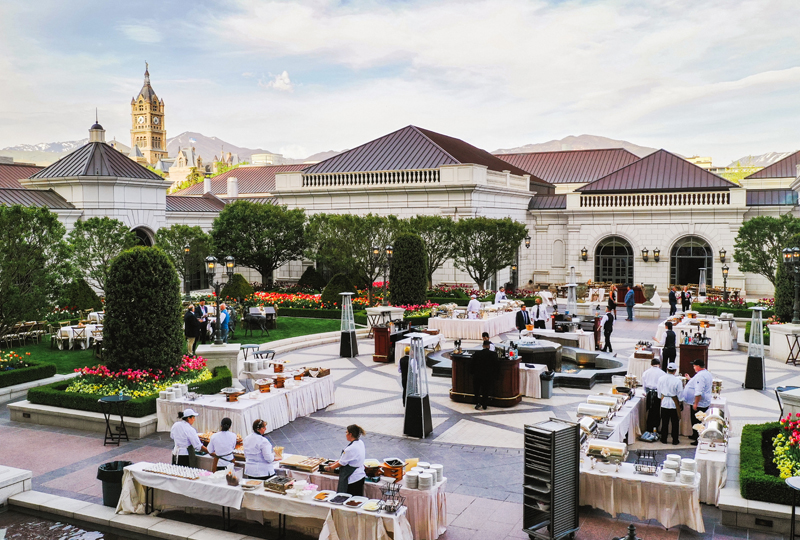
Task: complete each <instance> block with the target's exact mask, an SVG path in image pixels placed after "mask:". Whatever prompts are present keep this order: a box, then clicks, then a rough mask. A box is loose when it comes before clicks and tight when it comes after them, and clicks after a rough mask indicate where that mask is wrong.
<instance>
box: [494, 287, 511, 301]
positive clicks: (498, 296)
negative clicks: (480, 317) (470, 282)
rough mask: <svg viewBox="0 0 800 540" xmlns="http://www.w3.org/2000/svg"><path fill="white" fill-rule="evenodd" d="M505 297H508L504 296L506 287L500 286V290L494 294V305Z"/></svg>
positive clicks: (505, 298)
mask: <svg viewBox="0 0 800 540" xmlns="http://www.w3.org/2000/svg"><path fill="white" fill-rule="evenodd" d="M507 299H508V297H506V288H505V287H500V290H499V291H497V294H495V295H494V305H498V304H499V303H500V302H502V301H504V300H507Z"/></svg>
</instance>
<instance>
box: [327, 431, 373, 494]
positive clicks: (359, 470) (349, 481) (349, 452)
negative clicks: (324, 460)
mask: <svg viewBox="0 0 800 540" xmlns="http://www.w3.org/2000/svg"><path fill="white" fill-rule="evenodd" d="M366 433H367V432H366V431H364V428H362V427H361V426H357V425H356V424H350V425H349V426H347V432H346V434H345V437H346V438H347V441H348V445H347V447H346V448H345V449H344V450H342V456H341V457H340V458H339V461H337V462H336V463H334V464H333V465H330V466H329V467H326V469H327V470H328V471H330V472H333V470H334V469H336V468H337V467H339V487H338V488H337V491H338V492H339V493H349V494H350V495H354V496H359V497H362V496H363V495H364V480H365V479H366V477H367V474H366V473H365V472H364V459H365V456H366V455H367V452H366V448H364V441H362V440H361V436H362V435H366Z"/></svg>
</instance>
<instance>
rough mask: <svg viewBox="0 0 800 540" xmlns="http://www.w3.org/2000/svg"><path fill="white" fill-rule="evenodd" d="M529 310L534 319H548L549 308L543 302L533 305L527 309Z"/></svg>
mask: <svg viewBox="0 0 800 540" xmlns="http://www.w3.org/2000/svg"><path fill="white" fill-rule="evenodd" d="M527 311H528V313H530V314H531V319H533V320H534V321H546V320H547V308H546V307H545V306H543V305H542V304H538V305H535V306H531V307H529V308H528V309H527Z"/></svg>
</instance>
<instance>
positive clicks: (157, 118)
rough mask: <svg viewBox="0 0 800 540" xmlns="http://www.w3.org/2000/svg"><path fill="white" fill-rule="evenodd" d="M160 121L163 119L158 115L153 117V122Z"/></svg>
mask: <svg viewBox="0 0 800 540" xmlns="http://www.w3.org/2000/svg"><path fill="white" fill-rule="evenodd" d="M159 122H161V119H160V118H159V117H158V116H156V117H155V118H153V123H154V124H155V125H158V124H159Z"/></svg>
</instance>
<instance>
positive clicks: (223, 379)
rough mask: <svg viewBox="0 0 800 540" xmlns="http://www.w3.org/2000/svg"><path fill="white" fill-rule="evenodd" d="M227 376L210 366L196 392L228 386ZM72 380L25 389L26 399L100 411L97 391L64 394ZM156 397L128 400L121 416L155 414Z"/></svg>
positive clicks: (226, 372)
mask: <svg viewBox="0 0 800 540" xmlns="http://www.w3.org/2000/svg"><path fill="white" fill-rule="evenodd" d="M53 367H55V366H53ZM231 379H232V377H231V372H230V370H229V369H228V368H227V367H225V366H218V367H216V368H215V369H214V376H213V378H211V379H210V380H208V381H203V382H201V383H197V385H196V386H197V387H198V389H197V392H198V393H200V394H216V393H217V392H219V391H220V390H222V389H223V388H226V387H228V386H230V385H231ZM72 382H73V381H72V380H67V381H61V382H57V383H53V384H47V385H44V386H39V387H38V388H31V389H30V390H28V401H30V402H31V403H35V404H37V405H50V406H51V407H63V408H66V409H75V410H79V411H89V412H97V413H99V412H103V410H102V409H101V408H100V404H99V403H98V402H97V400H98V399H99V397H98V396H97V394H82V393H74V394H72V393H71V394H69V395H67V394H66V393H65V392H64V391H65V390H66V389H67V387H68V386H69V385H70V384H71V383H72ZM157 398H158V396H148V397H143V398H134V399H132V400H130V401H129V402H128V403H127V405H126V406H125V416H128V417H131V418H141V417H142V416H147V415H148V414H155V412H156V399H157Z"/></svg>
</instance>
